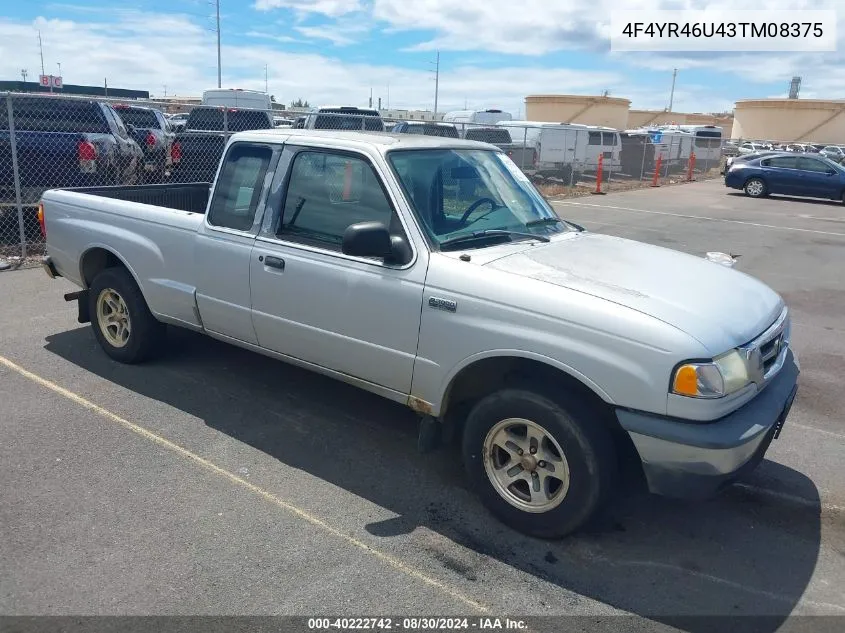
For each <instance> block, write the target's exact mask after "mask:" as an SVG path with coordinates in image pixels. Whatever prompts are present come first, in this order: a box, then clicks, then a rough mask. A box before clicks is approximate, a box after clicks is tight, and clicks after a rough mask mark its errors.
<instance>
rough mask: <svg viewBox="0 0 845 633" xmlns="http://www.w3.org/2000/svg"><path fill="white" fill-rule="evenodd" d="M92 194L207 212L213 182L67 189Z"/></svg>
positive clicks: (193, 211)
mask: <svg viewBox="0 0 845 633" xmlns="http://www.w3.org/2000/svg"><path fill="white" fill-rule="evenodd" d="M67 191H75V192H78V193H85V194H88V195H92V196H101V197H103V198H112V199H114V200H126V201H127V202H140V203H141V204H151V205H153V206H156V207H166V208H168V209H178V210H180V211H188V212H190V213H205V209H206V206H207V205H208V196H209V194H210V192H211V183H208V182H192V183H169V184H163V185H127V186H118V187H77V188H75V189H67Z"/></svg>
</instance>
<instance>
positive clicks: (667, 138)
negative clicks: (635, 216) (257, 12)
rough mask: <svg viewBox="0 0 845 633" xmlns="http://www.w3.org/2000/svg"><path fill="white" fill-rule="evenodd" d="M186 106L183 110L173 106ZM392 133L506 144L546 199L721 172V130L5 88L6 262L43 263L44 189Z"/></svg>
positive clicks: (2, 233)
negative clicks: (270, 147) (317, 141)
mask: <svg viewBox="0 0 845 633" xmlns="http://www.w3.org/2000/svg"><path fill="white" fill-rule="evenodd" d="M176 107H178V108H179V110H180V112H182V113H183V114H182V115H181V116H179V117H173V118H171V117H169V116H168V115H167V114H165V112H166V111H167V109H169V108H176ZM273 128H276V129H323V130H361V131H364V132H395V133H401V134H418V135H426V136H436V137H442V138H460V139H467V140H476V141H483V142H486V143H490V144H492V145H495V146H497V147H500V148H501V149H502V150H503V151H504V152H506V153H507V155H508V156H509V157H510V158H511V160H513V162H514V163H515V164H516V165H517V166H518V167H519V169H521V170H522V171H523V172H524V173H525V174H526V175H528V176H529V178H530V179H531V180H532V181H533V182H534V183H535V184H536V185H537V186H538V187H539V189H540V190H541V191H542V192H543V193H544V194H545V195H547V196H570V195H581V194H584V195H588V194H590V193H606V192H610V191H620V190H626V189H634V188H639V187H647V186H660V185H664V184H670V183H676V182H684V181H689V180H699V179H703V178H708V177H716V176H718V175H719V173H720V171H721V167H722V166H723V165H724V164H725V160H726V155H728V154H729V153H730V152H729V151H727V150H729V149H730V148H731V147H733V145H728V144H726V143H725V142H724V141H723V140H722V139H721V136H720V135H719V134H716V135H715V136H710V137H707V136H704V137H702V136H696V135H695V134H693V133H690V132H684V131H680V130H668V129H664V130H629V131H620V130H614V129H610V128H601V127H594V126H586V125H575V124H550V123H532V122H516V121H506V122H499V123H496V124H478V123H464V122H443V121H423V120H409V121H405V120H403V121H395V120H390V119H386V118H384V119H383V118H382V117H381V116H380V115H379V112H378V111H377V110H374V109H358V108H334V109H321V110H319V111H312V112H291V111H286V110H280V109H273V110H257V109H249V108H227V107H216V106H215V107H207V106H186V105H178V106H175V105H174V104H169V103H168V104H166V103H155V102H152V101H143V102H142V101H126V100H115V99H99V98H98V99H92V98H84V97H67V96H62V95H29V94H16V93H0V267H3V264H4V263H5V264H8V266H7V267H9V266H11V267H19V266H24V265H32V264H34V263H37V262H38V259H39V257H40V255H42V254H43V253H44V238H43V235H42V232H41V227H40V225H39V220H38V217H37V208H38V202H39V199H40V197H41V195H42V194H43V192H44V191H45V190H47V189H52V188H75V187H90V186H97V187H101V186H120V185H144V186H147V187H155V186H157V185H161V184H168V183H199V182H202V183H207V182H211V181H213V180H214V177H215V175H216V171H217V166H218V163H219V161H220V158H221V157H222V155H223V150H224V148H225V145H226V142H227V140H228V138H229V137H230V136H231V135H232V134H234V133H236V132H240V131H245V130H260V129H273Z"/></svg>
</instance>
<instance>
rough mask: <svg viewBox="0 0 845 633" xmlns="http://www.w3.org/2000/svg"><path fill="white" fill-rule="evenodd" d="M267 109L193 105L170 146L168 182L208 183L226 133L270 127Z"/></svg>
mask: <svg viewBox="0 0 845 633" xmlns="http://www.w3.org/2000/svg"><path fill="white" fill-rule="evenodd" d="M273 127H274V126H273V118H272V116H271V115H270V112H267V111H264V110H250V109H245V108H220V107H212V106H208V107H203V106H200V107H196V108H194V109H193V110H191V113H190V114H189V115H188V120H187V121H186V122H185V127H184V129H183V130H182V131H181V132H179V133H177V134H176V138H175V139H174V141H173V146H172V148H171V162H172V165H173V167H172V171H171V175H170V181H171V182H211V181H212V180H213V179H214V175H215V174H216V173H217V166H218V165H219V164H220V158H221V157H222V156H223V149H224V148H225V147H226V142H227V140H228V139H229V136H231V135H232V133H234V132H243V131H245V130H270V129H273Z"/></svg>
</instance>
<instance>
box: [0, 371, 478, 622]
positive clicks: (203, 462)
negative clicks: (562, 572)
mask: <svg viewBox="0 0 845 633" xmlns="http://www.w3.org/2000/svg"><path fill="white" fill-rule="evenodd" d="M0 365H3V366H4V367H6V368H7V369H10V370H11V371H13V372H15V373H17V374H19V375H21V376H23V377H24V378H27V379H29V380H31V381H32V382H34V383H37V384H39V385H41V386H42V387H46V388H47V389H49V390H50V391H52V392H54V393H57V394H59V395H60V396H63V397H65V398H67V399H68V400H71V401H73V402H75V403H76V404H78V405H80V406H81V407H84V408H85V409H88V410H89V411H92V412H93V413H96V414H97V415H99V416H101V417H103V418H106V419H107V420H109V421H111V422H115V423H117V424H119V425H120V426H122V427H124V428H126V429H129V430H130V431H132V432H133V433H136V434H138V435H140V436H141V437H143V438H145V439H147V440H150V441H152V442H154V443H156V444H158V445H159V446H162V447H163V448H166V449H168V450H170V451H172V452H174V453H176V454H178V455H181V456H182V457H185V458H187V459H189V460H190V461H192V462H194V463H196V464H199V465H200V466H202V467H203V468H205V469H206V470H209V471H211V472H213V473H214V474H216V475H220V476H221V477H224V478H226V479H228V480H229V481H231V482H232V483H234V484H237V485H238V486H241V487H242V488H246V489H247V490H249V491H250V492H252V493H254V494H256V495H258V496H259V497H261V498H263V499H264V500H265V501H269V502H270V503H272V504H274V505H276V506H278V507H280V508H282V509H283V510H287V511H288V512H290V513H291V514H294V515H296V516H298V517H299V518H301V519H304V520H305V521H308V523H310V524H311V525H314V526H316V527H319V528H321V529H323V530H325V531H326V532H328V533H329V534H331V535H333V536H336V537H337V538H339V539H341V540H343V541H346V542H347V543H349V544H350V545H354V546H355V547H357V548H358V549H361V550H364V551H365V552H367V553H368V554H371V555H372V556H374V557H375V558H377V559H378V560H380V561H381V562H383V563H386V564H387V565H390V566H391V567H393V568H394V569H396V570H398V571H400V572H402V573H403V574H405V575H407V576H410V577H411V578H414V579H415V580H419V581H420V582H422V583H425V584H426V585H429V586H431V587H435V588H436V589H439V590H440V591H442V592H443V593H445V594H447V595H448V596H449V597H451V598H455V599H456V600H458V601H460V602H463V603H464V604H465V605H467V606H469V607H471V608H472V609H475V610H476V611H479V612H481V613H487V612H488V609H487V607H485V606H484V605H482V604H481V603H479V602H476V601H475V600H473V599H472V598H470V597H469V596H465V595H463V594H462V593H460V592H459V591H456V590H455V589H454V588H452V587H449V586H448V585H446V584H444V583H442V582H440V581H439V580H437V579H436V578H432V577H431V576H428V575H427V574H424V573H422V572H420V571H417V570H416V569H414V568H413V567H410V566H408V565H406V564H405V563H403V562H402V561H401V560H399V559H398V558H396V557H394V556H391V555H390V554H386V553H385V552H382V551H380V550H377V549H375V548H373V547H370V546H369V545H367V544H366V543H364V542H363V541H360V540H358V539H357V538H355V537H354V536H350V535H348V534H346V533H344V532H342V531H341V530H339V529H337V528H335V527H332V526H331V525H329V524H328V523H326V522H325V521H323V520H322V519H319V518H318V517H316V516H314V515H313V514H311V513H309V512H306V511H305V510H302V509H301V508H298V507H296V506H295V505H293V504H292V503H289V502H287V501H284V500H283V499H280V498H279V497H277V496H276V495H274V494H273V493H272V492H268V491H266V490H264V489H263V488H261V487H259V486H256V485H255V484H253V483H251V482H249V481H247V480H246V479H243V478H242V477H238V476H237V475H235V474H234V473H231V472H229V471H228V470H226V469H225V468H221V467H220V466H218V465H217V464H215V463H213V462H211V461H209V460H207V459H205V458H204V457H200V456H199V455H197V454H196V453H193V452H191V451H189V450H188V449H187V448H184V447H182V446H179V445H178V444H176V443H174V442H171V441H170V440H168V439H165V438H163V437H162V436H161V435H158V434H156V433H153V432H152V431H150V430H149V429H146V428H144V427H143V426H139V425H138V424H135V423H134V422H130V421H129V420H126V419H125V418H122V417H120V416H119V415H117V414H115V413H112V412H111V411H109V410H108V409H104V408H103V407H101V406H99V405H96V404H94V403H93V402H91V401H90V400H87V399H85V398H83V397H82V396H80V395H79V394H77V393H74V392H72V391H69V390H68V389H65V388H64V387H61V386H59V385H57V384H56V383H54V382H52V381H50V380H47V379H46V378H42V377H41V376H39V375H37V374H34V373H32V372H31V371H28V370H26V369H24V368H23V367H21V366H20V365H18V364H16V363H13V362H12V361H10V360H9V359H8V358H5V357H3V356H0Z"/></svg>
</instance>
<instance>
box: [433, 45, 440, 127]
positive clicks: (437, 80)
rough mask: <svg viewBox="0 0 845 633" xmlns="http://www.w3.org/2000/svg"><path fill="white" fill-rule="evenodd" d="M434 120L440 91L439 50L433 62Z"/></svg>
mask: <svg viewBox="0 0 845 633" xmlns="http://www.w3.org/2000/svg"><path fill="white" fill-rule="evenodd" d="M433 72H434V120H435V121H436V120H437V97H438V94H439V92H440V51H437V57H436V58H435V62H434V71H433Z"/></svg>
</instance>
